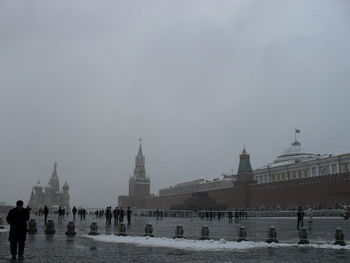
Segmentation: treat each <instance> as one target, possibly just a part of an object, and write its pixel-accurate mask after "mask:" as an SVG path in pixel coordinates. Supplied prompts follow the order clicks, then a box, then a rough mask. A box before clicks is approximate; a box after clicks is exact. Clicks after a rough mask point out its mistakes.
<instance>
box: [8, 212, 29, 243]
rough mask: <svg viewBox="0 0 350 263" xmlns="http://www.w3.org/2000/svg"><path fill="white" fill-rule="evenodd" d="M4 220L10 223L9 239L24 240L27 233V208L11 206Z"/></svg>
mask: <svg viewBox="0 0 350 263" xmlns="http://www.w3.org/2000/svg"><path fill="white" fill-rule="evenodd" d="M6 220H7V223H9V225H10V236H9V241H21V242H24V241H25V240H26V235H27V222H28V221H29V210H28V209H26V208H17V207H16V208H13V209H11V210H10V211H9V213H8V214H7V217H6Z"/></svg>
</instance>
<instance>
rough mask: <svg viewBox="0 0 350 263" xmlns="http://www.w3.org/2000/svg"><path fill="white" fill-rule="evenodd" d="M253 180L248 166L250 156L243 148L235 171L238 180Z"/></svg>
mask: <svg viewBox="0 0 350 263" xmlns="http://www.w3.org/2000/svg"><path fill="white" fill-rule="evenodd" d="M252 178H253V169H252V166H251V164H250V155H249V154H248V153H247V150H246V149H245V146H244V148H243V151H242V153H241V154H240V155H239V166H238V171H237V179H238V180H251V179H252Z"/></svg>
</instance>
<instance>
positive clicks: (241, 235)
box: [237, 226, 247, 242]
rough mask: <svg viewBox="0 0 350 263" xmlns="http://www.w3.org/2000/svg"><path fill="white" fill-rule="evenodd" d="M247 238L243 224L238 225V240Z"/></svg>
mask: <svg viewBox="0 0 350 263" xmlns="http://www.w3.org/2000/svg"><path fill="white" fill-rule="evenodd" d="M246 240H247V232H246V231H245V227H244V226H240V227H239V232H238V240H237V241H238V242H241V241H246Z"/></svg>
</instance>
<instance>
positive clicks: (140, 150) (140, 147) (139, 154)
mask: <svg viewBox="0 0 350 263" xmlns="http://www.w3.org/2000/svg"><path fill="white" fill-rule="evenodd" d="M139 142H140V145H139V151H138V153H137V155H138V156H143V153H142V145H141V142H142V139H141V138H139Z"/></svg>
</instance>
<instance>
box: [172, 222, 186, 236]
mask: <svg viewBox="0 0 350 263" xmlns="http://www.w3.org/2000/svg"><path fill="white" fill-rule="evenodd" d="M174 238H184V227H183V226H182V225H177V226H176V228H175V236H174Z"/></svg>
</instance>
